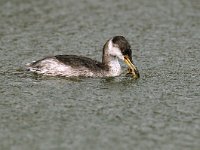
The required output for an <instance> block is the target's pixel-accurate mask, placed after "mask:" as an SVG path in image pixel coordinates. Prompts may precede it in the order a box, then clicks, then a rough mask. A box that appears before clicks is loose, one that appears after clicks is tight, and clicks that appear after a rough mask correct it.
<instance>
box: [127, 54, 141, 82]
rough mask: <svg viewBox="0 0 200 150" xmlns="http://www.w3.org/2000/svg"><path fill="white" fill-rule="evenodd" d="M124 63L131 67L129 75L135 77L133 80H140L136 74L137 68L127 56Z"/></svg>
mask: <svg viewBox="0 0 200 150" xmlns="http://www.w3.org/2000/svg"><path fill="white" fill-rule="evenodd" d="M124 62H125V63H126V64H127V65H128V66H129V73H131V74H132V75H133V78H138V75H137V74H136V71H137V68H136V67H135V66H134V65H133V64H132V62H131V61H130V59H129V57H128V56H127V55H125V56H124Z"/></svg>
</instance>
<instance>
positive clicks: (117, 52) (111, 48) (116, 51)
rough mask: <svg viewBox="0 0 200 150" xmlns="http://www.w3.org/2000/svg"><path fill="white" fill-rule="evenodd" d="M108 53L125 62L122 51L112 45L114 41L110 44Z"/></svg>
mask: <svg viewBox="0 0 200 150" xmlns="http://www.w3.org/2000/svg"><path fill="white" fill-rule="evenodd" d="M108 53H109V54H110V55H112V56H116V57H118V58H119V59H122V60H124V56H123V55H122V53H121V50H120V49H119V48H118V47H114V46H113V43H112V39H111V40H110V41H109V43H108Z"/></svg>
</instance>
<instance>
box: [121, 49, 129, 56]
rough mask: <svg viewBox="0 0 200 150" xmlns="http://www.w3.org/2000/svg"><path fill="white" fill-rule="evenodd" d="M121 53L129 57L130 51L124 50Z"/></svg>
mask: <svg viewBox="0 0 200 150" xmlns="http://www.w3.org/2000/svg"><path fill="white" fill-rule="evenodd" d="M122 53H123V55H131V49H125V50H124V51H123V52H122Z"/></svg>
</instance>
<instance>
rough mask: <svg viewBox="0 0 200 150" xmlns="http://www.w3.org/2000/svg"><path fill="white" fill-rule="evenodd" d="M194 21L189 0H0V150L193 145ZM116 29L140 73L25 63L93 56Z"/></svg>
mask: <svg viewBox="0 0 200 150" xmlns="http://www.w3.org/2000/svg"><path fill="white" fill-rule="evenodd" d="M199 27H200V3H199V1H198V0H191V1H187V0H182V1H181V0H168V1H164V0H161V1H160V0H151V1H147V0H142V1H141V0H134V1H132V0H125V1H119V0H117V1H115V0H111V1H108V0H103V1H98V0H80V1H74V0H57V1H53V0H41V1H31V0H26V1H25V0H17V1H14V0H11V1H6V0H1V1H0V83H1V84H0V95H1V97H0V149H2V150H6V149H14V150H27V149H29V150H38V149H42V150H50V149H59V150H61V149H63V150H65V149H76V150H78V149H80V150H82V149H87V150H90V149H91V150H94V149H98V150H102V149H104V150H110V149H115V150H121V149H138V150H139V149H140V150H145V149H148V150H149V149H154V150H161V149H162V150H179V149H181V150H183V149H185V150H189V149H190V150H191V149H192V150H199V149H200V92H199V91H200V49H199V48H200V28H199ZM115 35H123V36H125V37H126V38H127V39H128V40H129V41H130V44H131V45H132V50H133V59H134V62H135V64H136V65H137V67H138V69H139V70H140V73H141V78H140V79H139V80H137V81H134V80H132V79H130V78H128V77H125V76H124V75H122V76H120V77H116V78H108V79H105V78H72V79H66V78H51V77H43V76H35V75H34V74H31V73H28V72H26V71H24V66H25V64H26V63H28V62H31V61H33V60H37V59H40V58H42V57H44V56H48V55H55V54H77V55H84V56H88V57H91V58H93V59H97V60H101V53H102V51H101V49H102V46H103V44H104V43H105V42H106V40H107V39H109V38H110V37H112V36H115ZM123 67H125V66H124V65H123ZM124 69H125V68H124Z"/></svg>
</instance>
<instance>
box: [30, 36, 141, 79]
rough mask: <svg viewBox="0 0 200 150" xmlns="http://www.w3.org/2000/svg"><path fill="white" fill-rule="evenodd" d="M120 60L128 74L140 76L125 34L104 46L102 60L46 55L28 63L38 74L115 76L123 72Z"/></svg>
mask: <svg viewBox="0 0 200 150" xmlns="http://www.w3.org/2000/svg"><path fill="white" fill-rule="evenodd" d="M118 59H119V60H122V61H124V62H125V63H126V64H127V65H128V74H131V75H132V76H133V78H139V76H140V75H139V72H138V69H137V68H136V66H135V65H134V64H133V61H132V50H131V46H130V44H129V42H128V41H127V40H126V39H125V38H124V37H123V36H115V37H113V38H110V39H109V40H108V41H107V42H106V43H105V45H104V46H103V55H102V62H99V61H96V60H93V59H90V58H87V57H84V56H76V55H56V56H50V57H45V58H43V59H40V60H38V61H35V62H32V63H30V64H28V65H27V69H28V70H29V71H31V72H35V73H37V74H43V75H48V76H65V77H75V76H84V77H115V76H119V75H120V74H121V73H122V70H121V66H120V63H119V61H118Z"/></svg>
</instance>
